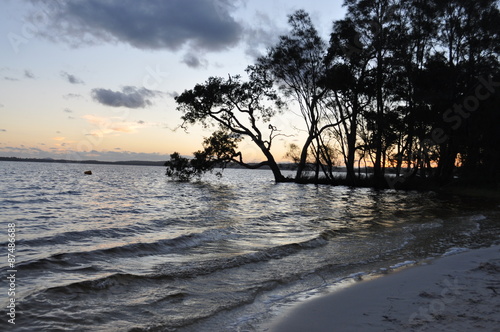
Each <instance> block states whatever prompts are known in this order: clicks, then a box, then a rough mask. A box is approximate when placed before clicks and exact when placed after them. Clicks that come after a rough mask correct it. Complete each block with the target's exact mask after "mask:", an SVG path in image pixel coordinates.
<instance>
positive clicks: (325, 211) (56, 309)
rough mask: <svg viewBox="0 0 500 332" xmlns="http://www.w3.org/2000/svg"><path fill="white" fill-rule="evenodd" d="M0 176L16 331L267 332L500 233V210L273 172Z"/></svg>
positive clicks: (139, 169) (151, 170) (46, 169)
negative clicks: (409, 266)
mask: <svg viewBox="0 0 500 332" xmlns="http://www.w3.org/2000/svg"><path fill="white" fill-rule="evenodd" d="M87 169H91V170H92V172H93V175H91V176H86V175H84V174H83V171H85V170H87ZM0 172H1V174H2V181H1V183H0V209H1V224H0V225H1V227H2V228H3V229H4V230H5V232H4V234H6V232H7V231H6V230H7V224H8V223H15V224H16V228H17V241H16V249H17V251H16V269H17V270H18V273H17V281H18V285H17V289H16V301H17V308H16V309H17V317H16V318H17V319H16V325H15V329H14V330H16V331H35V330H36V331H58V330H60V331H64V330H67V331H238V330H240V331H258V330H259V326H260V323H261V322H262V321H263V320H266V319H269V318H270V317H272V316H273V315H276V314H279V313H280V311H281V309H282V308H284V307H286V306H287V305H289V304H291V303H294V302H296V301H299V300H300V299H303V298H304V297H307V296H310V295H312V294H317V293H321V292H323V291H325V289H327V288H328V287H329V286H331V285H333V284H335V283H337V282H339V281H340V280H344V279H345V278H346V277H349V276H353V275H359V273H372V272H374V273H377V272H380V271H383V270H384V269H385V268H387V267H390V266H394V265H395V264H398V263H401V262H405V261H408V260H410V261H411V260H419V259H423V258H426V257H437V256H440V255H442V254H443V253H445V252H447V251H449V250H450V249H452V248H457V247H460V248H470V247H476V246H485V245H489V244H491V243H494V242H496V241H498V238H499V237H498V235H499V234H500V213H499V203H498V202H493V201H485V200H479V199H464V198H459V197H455V196H446V197H445V196H440V195H437V194H435V193H418V192H398V191H393V190H385V191H376V190H372V189H364V188H348V187H333V186H314V185H298V184H293V183H282V184H275V183H274V182H273V177H272V173H271V172H270V171H265V170H253V171H249V170H236V169H228V170H225V172H224V177H223V178H222V179H218V178H217V177H215V176H210V175H209V176H206V177H205V178H203V179H202V180H201V181H199V182H192V183H178V182H172V181H169V180H168V178H166V177H165V175H164V169H163V168H162V167H150V166H118V165H77V164H55V163H54V164H51V163H27V162H26V163H25V162H0ZM0 248H4V252H5V256H6V252H7V241H6V236H3V237H2V238H1V239H0ZM8 269H9V267H8V266H7V264H6V260H2V261H1V264H0V275H1V276H6V275H7V270H8ZM4 279H5V278H4V277H2V282H3V283H2V288H3V290H2V294H5V293H6V286H7V282H6V280H4ZM4 304H5V305H4ZM6 304H7V302H6V299H5V298H4V297H3V295H2V303H1V305H2V307H3V308H5V306H6ZM5 311H6V310H5ZM2 316H3V317H4V318H5V317H6V315H5V314H2ZM6 320H7V319H6V318H5V319H3V320H2V321H1V322H0V324H2V325H0V326H4V325H7V323H6Z"/></svg>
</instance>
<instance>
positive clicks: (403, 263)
mask: <svg viewBox="0 0 500 332" xmlns="http://www.w3.org/2000/svg"><path fill="white" fill-rule="evenodd" d="M416 263H417V261H404V262H401V263H397V264H394V265H392V266H390V268H391V269H393V270H394V269H399V268H401V267H405V266H408V265H414V264H416Z"/></svg>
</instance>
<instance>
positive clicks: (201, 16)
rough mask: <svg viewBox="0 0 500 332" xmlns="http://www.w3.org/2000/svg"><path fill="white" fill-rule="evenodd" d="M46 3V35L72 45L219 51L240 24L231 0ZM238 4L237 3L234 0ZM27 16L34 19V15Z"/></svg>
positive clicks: (233, 39) (232, 42)
mask: <svg viewBox="0 0 500 332" xmlns="http://www.w3.org/2000/svg"><path fill="white" fill-rule="evenodd" d="M39 4H40V5H41V6H42V5H43V6H45V7H47V8H46V9H44V11H47V12H48V13H50V14H49V16H50V17H51V20H50V24H47V25H46V27H45V29H44V30H45V31H41V34H42V35H44V36H45V37H47V38H50V39H53V40H56V41H62V42H66V43H69V44H70V45H72V46H80V45H82V44H95V43H102V42H121V43H126V44H129V45H131V46H133V47H135V48H139V49H168V50H178V49H180V48H181V47H183V46H185V45H189V46H190V47H192V48H194V49H200V50H207V51H218V50H223V49H227V48H228V47H232V46H234V45H236V44H237V43H238V42H239V41H240V39H241V37H242V34H243V30H244V29H243V27H242V25H241V24H240V23H238V22H236V20H235V19H234V18H233V17H232V16H231V14H232V13H233V12H234V11H235V9H236V5H235V2H234V1H230V0H189V1H186V0H168V1H165V0H148V1H137V0H108V1H97V0H74V1H60V2H59V3H58V6H51V5H50V4H47V3H46V2H40V3H39ZM236 4H237V2H236ZM31 20H35V17H34V15H32V18H31Z"/></svg>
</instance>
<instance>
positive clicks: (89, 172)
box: [83, 171, 92, 175]
mask: <svg viewBox="0 0 500 332" xmlns="http://www.w3.org/2000/svg"><path fill="white" fill-rule="evenodd" d="M83 174H86V175H92V171H85V172H83Z"/></svg>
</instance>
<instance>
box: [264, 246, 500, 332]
mask: <svg viewBox="0 0 500 332" xmlns="http://www.w3.org/2000/svg"><path fill="white" fill-rule="evenodd" d="M264 330H265V331H270V332H303V331H308V332H320V331H321V332H322V331H325V332H327V331H328V332H332V331H342V332H344V331H356V332H358V331H364V332H366V331H450V332H451V331H454V332H455V331H489V332H491V331H493V332H495V331H499V332H500V246H492V247H489V248H481V249H473V250H468V251H466V252H461V253H458V254H454V255H449V256H445V257H442V258H438V259H434V260H430V261H429V262H427V263H425V264H423V265H419V266H415V267H409V268H406V269H404V270H402V271H399V272H393V273H390V274H388V275H386V276H382V277H379V278H376V279H374V280H369V281H360V282H359V283H358V284H355V285H353V286H351V287H347V288H345V289H342V290H340V291H337V292H334V293H332V294H329V295H325V296H322V297H319V298H316V299H312V300H309V301H306V302H304V303H303V304H299V305H297V306H296V307H294V308H291V309H289V310H287V311H286V312H285V313H284V314H283V315H282V316H281V317H279V318H278V319H277V320H276V321H274V322H272V323H271V324H270V325H269V326H268V327H266V328H265V329H264Z"/></svg>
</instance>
